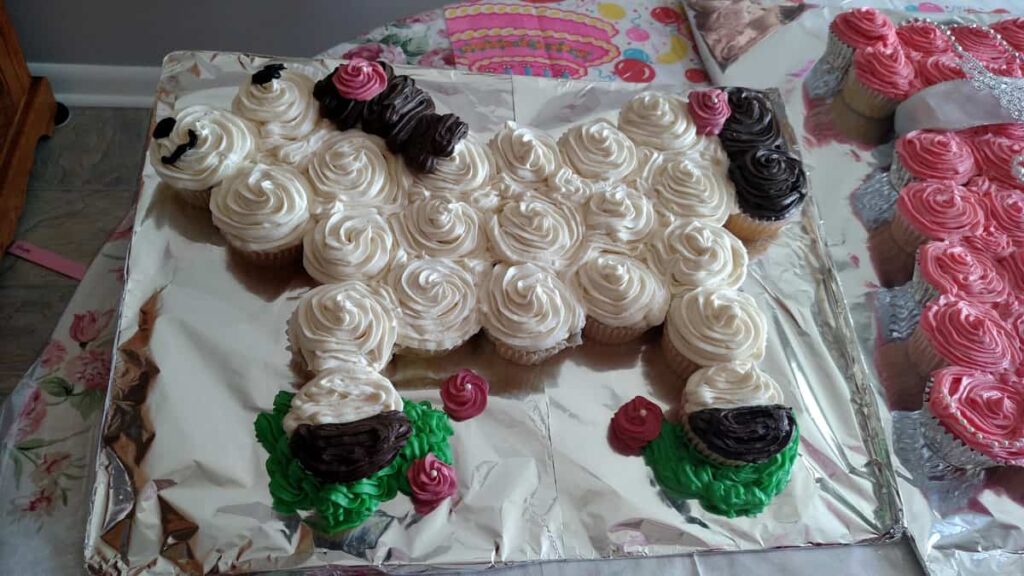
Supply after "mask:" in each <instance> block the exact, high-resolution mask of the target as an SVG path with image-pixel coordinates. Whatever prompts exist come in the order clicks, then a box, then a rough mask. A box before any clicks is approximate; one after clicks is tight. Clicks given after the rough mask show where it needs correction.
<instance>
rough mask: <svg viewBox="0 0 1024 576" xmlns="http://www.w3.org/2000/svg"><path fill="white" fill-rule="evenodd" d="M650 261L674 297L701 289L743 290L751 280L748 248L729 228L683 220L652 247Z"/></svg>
mask: <svg viewBox="0 0 1024 576" xmlns="http://www.w3.org/2000/svg"><path fill="white" fill-rule="evenodd" d="M647 257H648V261H649V262H650V264H651V266H652V267H653V268H654V269H655V270H656V271H657V272H658V273H660V274H661V276H662V278H664V279H665V281H666V282H667V284H668V288H669V291H670V292H671V293H672V294H681V293H683V292H688V291H691V290H696V289H698V288H732V289H735V288H739V287H740V285H742V284H743V281H744V280H745V279H746V277H747V249H746V248H745V247H744V246H743V243H742V242H740V240H739V238H736V237H735V236H733V235H732V234H731V233H730V232H729V231H728V230H726V229H725V228H720V227H718V226H712V225H710V224H707V223H705V222H701V221H700V220H679V221H677V222H675V223H673V224H672V225H671V226H669V227H668V229H666V230H665V232H664V233H662V234H660V236H659V237H658V238H657V239H656V240H655V241H654V242H652V243H650V244H649V245H648V250H647Z"/></svg>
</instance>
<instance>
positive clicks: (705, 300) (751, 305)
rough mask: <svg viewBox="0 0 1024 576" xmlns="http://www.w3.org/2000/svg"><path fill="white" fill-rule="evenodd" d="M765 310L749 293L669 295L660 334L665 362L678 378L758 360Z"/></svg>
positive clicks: (708, 291) (709, 291)
mask: <svg viewBox="0 0 1024 576" xmlns="http://www.w3.org/2000/svg"><path fill="white" fill-rule="evenodd" d="M765 340H766V332H765V318H764V314H762V313H761V310H760V309H759V308H758V307H757V303H756V302H754V299H753V298H751V297H750V296H749V295H747V294H744V293H742V292H737V291H735V290H718V289H709V288H700V289H698V290H693V291H691V292H687V293H686V294H684V295H682V296H676V297H674V298H673V299H672V304H671V305H670V306H669V309H668V316H667V317H666V319H665V330H664V332H663V333H662V348H663V349H664V350H665V354H666V356H667V358H668V362H669V365H670V366H671V367H672V369H673V370H674V371H675V372H676V373H677V374H679V376H680V377H682V378H689V377H690V375H691V374H693V373H694V372H696V371H697V370H699V369H701V368H704V367H707V366H714V365H716V364H727V363H729V362H760V361H761V359H762V358H764V346H765Z"/></svg>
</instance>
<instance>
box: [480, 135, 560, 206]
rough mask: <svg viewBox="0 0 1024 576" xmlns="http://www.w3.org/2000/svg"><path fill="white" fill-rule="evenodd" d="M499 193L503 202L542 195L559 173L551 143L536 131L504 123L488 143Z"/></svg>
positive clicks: (550, 140) (551, 139)
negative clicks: (525, 196) (536, 194)
mask: <svg viewBox="0 0 1024 576" xmlns="http://www.w3.org/2000/svg"><path fill="white" fill-rule="evenodd" d="M488 147H489V148H490V151H491V156H492V157H493V158H494V167H495V169H496V176H497V185H498V188H499V192H500V193H501V195H502V196H504V197H506V198H518V197H519V196H520V195H522V194H525V193H529V192H536V191H541V190H543V189H545V188H547V187H549V181H550V180H552V179H554V178H555V177H556V175H557V174H558V172H559V171H560V170H562V159H561V158H560V157H559V155H558V145H557V144H556V143H555V141H554V139H553V138H551V137H550V136H548V135H547V134H545V133H544V132H540V131H538V130H534V129H532V128H526V127H521V126H517V125H516V123H515V122H511V121H510V122H506V123H505V125H504V126H502V128H501V130H499V131H498V133H497V134H495V135H494V137H493V138H491V141H490V142H489V143H488Z"/></svg>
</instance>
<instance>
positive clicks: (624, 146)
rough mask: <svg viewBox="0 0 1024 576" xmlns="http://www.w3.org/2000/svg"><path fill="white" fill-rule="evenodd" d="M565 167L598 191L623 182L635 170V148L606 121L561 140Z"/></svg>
mask: <svg viewBox="0 0 1024 576" xmlns="http://www.w3.org/2000/svg"><path fill="white" fill-rule="evenodd" d="M558 149H559V151H561V153H562V157H563V158H564V159H565V162H566V164H568V166H569V167H570V168H572V169H573V170H574V171H575V172H576V173H577V174H579V175H580V176H581V177H583V178H585V179H587V180H589V181H590V182H591V183H592V184H594V185H596V186H598V187H606V186H610V185H612V184H614V183H616V182H619V181H621V180H623V179H624V178H625V177H626V176H627V175H629V174H630V173H632V172H633V170H635V169H636V160H637V157H636V146H635V145H633V142H632V141H631V140H630V139H629V138H627V137H626V135H625V134H623V133H622V132H621V131H620V130H619V129H618V128H616V127H615V126H613V125H612V123H611V122H608V121H607V120H602V119H598V120H591V121H589V122H585V123H583V124H577V125H575V126H573V127H572V128H569V130H567V131H566V132H565V134H562V137H561V138H559V139H558Z"/></svg>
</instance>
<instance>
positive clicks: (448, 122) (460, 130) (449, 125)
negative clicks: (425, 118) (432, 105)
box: [427, 114, 469, 158]
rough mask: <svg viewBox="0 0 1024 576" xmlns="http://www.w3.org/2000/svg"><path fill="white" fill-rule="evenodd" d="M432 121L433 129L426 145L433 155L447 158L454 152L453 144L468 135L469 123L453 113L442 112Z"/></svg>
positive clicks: (456, 143)
mask: <svg viewBox="0 0 1024 576" xmlns="http://www.w3.org/2000/svg"><path fill="white" fill-rule="evenodd" d="M433 122H434V129H433V131H432V132H431V136H430V142H429V144H428V145H427V147H428V148H429V149H430V153H431V154H433V155H434V156H440V157H442V158H448V157H449V156H451V155H452V154H455V146H456V145H458V143H459V142H462V139H463V138H465V137H466V136H468V135H469V125H468V124H466V123H465V122H463V121H462V119H461V118H459V117H458V116H456V115H455V114H442V115H441V116H439V117H437V118H435V119H433Z"/></svg>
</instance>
